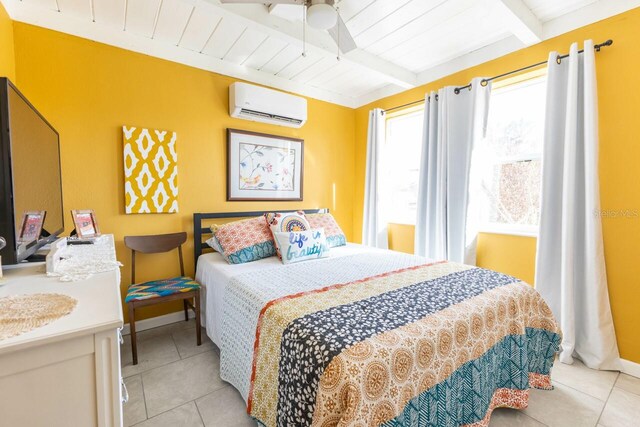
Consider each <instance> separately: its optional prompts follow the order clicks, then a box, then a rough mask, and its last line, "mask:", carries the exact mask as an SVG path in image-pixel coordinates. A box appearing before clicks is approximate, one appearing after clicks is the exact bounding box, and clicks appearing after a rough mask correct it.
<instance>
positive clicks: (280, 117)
mask: <svg viewBox="0 0 640 427" xmlns="http://www.w3.org/2000/svg"><path fill="white" fill-rule="evenodd" d="M229 115H231V117H236V118H238V119H245V120H252V121H254V122H264V123H271V124H274V125H280V126H289V127H294V128H299V127H302V125H304V124H305V122H306V121H307V100H306V99H304V98H301V97H299V96H295V95H289V94H287V93H284V92H279V91H277V90H272V89H267V88H265V87H261V86H255V85H250V84H247V83H240V82H236V83H233V84H232V85H231V86H229Z"/></svg>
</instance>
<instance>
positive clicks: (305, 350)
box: [221, 253, 561, 426]
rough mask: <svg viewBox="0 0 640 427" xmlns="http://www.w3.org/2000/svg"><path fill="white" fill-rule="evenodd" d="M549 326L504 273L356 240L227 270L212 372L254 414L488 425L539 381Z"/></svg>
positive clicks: (548, 317)
mask: <svg viewBox="0 0 640 427" xmlns="http://www.w3.org/2000/svg"><path fill="white" fill-rule="evenodd" d="M560 339H561V337H560V331H559V329H558V326H557V324H556V322H555V320H554V318H553V315H552V314H551V311H550V309H549V308H548V306H547V305H546V303H545V302H544V301H543V300H542V298H541V297H540V295H539V294H538V293H537V292H536V291H535V290H534V289H533V288H531V287H530V286H528V285H527V284H524V283H522V282H519V281H518V280H516V279H514V278H513V277H510V276H506V275H503V274H500V273H496V272H493V271H489V270H484V269H481V268H475V267H470V266H466V265H461V264H455V263H448V262H440V263H426V264H425V260H424V259H422V258H418V257H414V256H409V255H402V254H396V253H374V254H358V255H352V256H347V257H343V258H338V259H325V260H318V261H314V262H309V263H300V264H293V265H288V266H282V267H278V268H274V269H272V270H266V271H261V272H259V273H246V274H243V275H239V276H237V277H236V278H234V279H233V280H232V281H231V283H230V284H229V286H228V287H227V290H226V293H225V313H224V322H223V331H222V343H221V375H222V377H223V379H225V380H227V381H229V382H231V383H232V384H233V385H234V386H235V387H236V388H237V389H238V390H239V391H240V392H241V394H242V395H243V397H244V398H245V400H246V401H247V403H248V408H247V410H248V412H249V414H250V415H251V416H252V417H254V418H255V419H256V420H257V421H258V422H259V423H261V424H262V425H265V426H336V425H340V426H379V425H385V426H460V425H473V426H486V425H488V422H489V417H490V415H491V411H492V410H493V409H494V408H496V407H499V406H507V407H511V408H519V409H521V408H524V407H526V406H527V401H528V390H529V387H530V386H533V387H538V388H550V387H551V383H550V379H549V374H550V369H551V366H552V363H553V359H554V355H555V353H556V351H557V350H558V347H559V344H560Z"/></svg>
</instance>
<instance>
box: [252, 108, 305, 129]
mask: <svg viewBox="0 0 640 427" xmlns="http://www.w3.org/2000/svg"><path fill="white" fill-rule="evenodd" d="M240 115H241V116H252V117H262V118H265V119H269V120H278V121H283V122H289V123H293V124H296V125H299V124H301V123H302V120H300V119H292V118H290V117H282V116H276V115H274V114H267V113H261V112H260V111H254V110H247V109H246V108H243V109H241V110H240Z"/></svg>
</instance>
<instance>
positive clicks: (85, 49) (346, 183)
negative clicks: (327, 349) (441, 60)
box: [0, 6, 640, 362]
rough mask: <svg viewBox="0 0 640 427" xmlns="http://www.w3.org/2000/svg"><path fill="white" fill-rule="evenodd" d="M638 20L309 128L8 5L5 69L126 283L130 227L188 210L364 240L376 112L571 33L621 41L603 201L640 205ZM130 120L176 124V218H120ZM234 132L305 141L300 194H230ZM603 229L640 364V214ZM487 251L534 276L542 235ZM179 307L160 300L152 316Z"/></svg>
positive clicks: (183, 217) (317, 108) (202, 76)
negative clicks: (241, 198) (260, 215)
mask: <svg viewBox="0 0 640 427" xmlns="http://www.w3.org/2000/svg"><path fill="white" fill-rule="evenodd" d="M639 28H640V9H635V10H632V11H629V12H627V13H625V14H622V15H618V16H616V17H613V18H610V19H607V20H604V21H602V22H598V23H596V24H593V25H590V26H587V27H584V28H581V29H578V30H576V31H573V32H571V33H568V34H565V35H562V36H560V37H557V38H555V39H552V40H548V41H545V42H544V43H540V44H538V45H535V46H532V47H529V48H527V49H523V50H521V51H518V52H515V53H512V54H510V55H507V56H505V57H502V58H499V59H496V60H494V61H490V62H487V63H485V64H482V65H480V66H477V67H473V68H470V69H468V70H465V71H462V72H459V73H456V74H454V75H451V76H447V77H445V78H443V79H440V80H438V81H436V82H433V83H431V84H428V85H425V86H423V87H419V88H416V89H412V90H409V91H406V92H404V93H401V94H398V95H395V96H393V97H389V98H385V99H382V100H379V101H376V102H375V103H372V104H370V105H367V106H365V107H362V108H359V109H357V110H355V111H354V110H350V109H348V108H343V107H339V106H335V105H331V104H328V103H324V102H320V101H315V100H309V118H310V119H309V122H308V123H307V125H305V126H304V127H303V128H302V129H301V130H295V129H289V128H282V127H275V126H269V125H262V124H256V123H251V122H246V121H240V120H235V119H231V118H230V117H229V116H228V114H227V88H228V85H229V84H230V83H231V82H232V81H234V79H231V78H229V77H225V76H220V75H217V74H214V73H209V72H206V71H202V70H197V69H193V68H190V67H186V66H183V65H179V64H175V63H171V62H168V61H163V60H159V59H155V58H151V57H148V56H145V55H141V54H136V53H132V52H128V51H125V50H122V49H118V48H114V47H109V46H105V45H102V44H99V43H94V42H91V41H87V40H84V39H80V38H76V37H73V36H69V35H64V34H60V33H57V32H54V31H50V30H45V29H41V28H37V27H33V26H29V25H26V24H21V23H15V24H14V23H12V22H11V21H10V20H9V19H8V17H7V15H6V12H5V11H4V10H3V9H2V7H1V6H0V74H2V75H8V76H9V77H10V78H12V79H13V80H14V81H15V80H16V76H17V77H18V86H19V87H20V89H21V90H22V91H23V92H24V93H25V95H26V96H27V97H28V98H29V99H30V100H31V101H32V102H33V103H34V104H35V105H36V106H37V108H38V109H40V111H42V113H43V114H44V115H45V116H46V117H47V118H48V119H49V120H50V121H51V122H52V123H53V124H54V126H55V127H56V128H57V129H58V131H60V133H61V147H62V162H63V183H64V193H65V209H66V210H69V209H83V208H92V209H95V210H96V212H97V215H98V218H99V220H100V225H101V227H102V229H103V230H104V231H105V232H111V233H114V234H115V235H116V239H117V242H118V248H117V250H118V257H119V259H120V260H121V261H123V262H124V263H125V267H124V269H123V277H124V279H123V290H124V289H125V287H126V285H127V284H128V280H127V278H128V275H129V254H128V253H126V251H125V250H124V248H123V245H122V238H123V236H125V235H128V234H145V233H160V232H169V231H175V230H187V231H190V230H191V228H192V220H191V214H192V213H193V212H198V211H221V210H252V209H277V208H284V207H287V208H289V207H292V208H297V207H307V208H309V207H320V206H327V207H329V208H331V209H332V210H333V212H334V213H335V215H336V217H337V219H338V221H339V222H340V224H341V225H342V227H343V228H344V230H345V232H346V234H347V237H348V238H350V239H351V240H354V241H359V240H360V239H361V228H362V222H361V220H362V203H363V188H364V169H365V153H366V128H367V111H368V110H370V109H371V108H374V107H380V108H389V107H393V106H396V105H399V104H403V103H406V102H410V101H414V100H417V99H420V98H422V97H423V96H424V93H425V92H426V91H428V90H431V89H437V88H440V87H442V86H445V85H460V84H466V83H467V82H469V81H470V80H471V78H472V77H476V76H482V75H484V76H491V75H495V74H499V73H501V72H504V71H505V70H510V69H514V68H518V67H521V66H524V65H528V64H530V63H531V62H536V61H539V60H541V59H544V58H546V57H547V54H548V52H549V51H551V50H559V51H561V52H566V51H567V50H568V47H569V45H570V43H571V42H573V41H582V40H584V39H587V38H592V39H594V40H595V41H596V42H599V41H603V40H605V39H608V38H612V39H614V42H615V44H614V46H613V47H611V48H607V49H604V50H603V51H602V52H600V53H599V54H598V55H597V62H598V65H597V66H598V84H599V102H600V137H601V156H600V159H601V162H600V183H601V195H602V208H603V209H604V210H609V211H621V210H627V211H631V212H638V211H640V185H638V183H639V182H640V169H639V168H638V167H637V165H636V162H637V160H638V159H639V158H640V145H638V144H637V141H636V140H637V137H636V135H638V134H639V131H640V129H639V127H640V121H639V120H638V116H640V79H638V78H637V75H638V69H640V43H637V40H638V38H639V37H640V31H639ZM14 44H15V48H14ZM14 51H15V55H14ZM14 58H15V59H14ZM328 123H330V125H328ZM123 124H129V125H138V126H145V127H152V128H163V129H170V130H175V131H177V132H178V135H179V140H178V150H179V156H180V160H179V161H180V163H179V164H180V213H179V214H177V215H132V216H127V215H124V194H123V189H122V187H123V172H122V137H121V130H120V128H121V126H122V125H123ZM227 127H237V128H242V129H249V130H254V131H258V132H267V133H274V134H280V135H284V136H294V137H300V138H304V139H305V141H306V142H305V201H304V202H301V203H280V204H278V203H228V202H226V201H225V180H226V177H225V129H226V128H227ZM354 137H355V139H354ZM354 167H355V172H354ZM334 188H335V194H334ZM334 200H335V202H334ZM603 229H604V239H605V255H606V260H607V265H608V278H609V290H610V295H611V301H612V307H613V314H614V321H615V324H616V329H617V337H618V344H619V346H620V350H621V353H622V356H623V357H624V358H626V359H629V360H633V361H635V362H640V340H638V334H637V332H636V331H638V330H640V310H638V301H640V286H639V285H640V283H639V282H640V280H639V279H638V277H640V263H638V262H637V255H636V251H635V245H636V244H637V241H638V238H639V237H640V218H638V217H637V216H633V215H632V216H631V217H622V216H615V217H614V216H609V217H605V218H604V219H603ZM67 231H68V230H67ZM390 231H391V234H390V243H391V245H392V247H393V248H396V249H398V250H402V251H406V252H412V251H413V229H412V227H411V226H404V225H392V226H391V227H390ZM186 249H187V266H188V270H189V271H188V272H189V273H192V270H193V267H192V265H193V264H192V261H193V260H192V259H191V252H190V249H191V245H189V247H187V248H186ZM478 252H479V253H478V262H479V264H480V265H482V266H485V267H489V268H493V269H496V270H499V271H504V272H506V273H509V274H512V275H515V276H517V277H519V278H522V279H523V280H527V281H532V279H533V269H534V257H535V239H532V238H521V237H514V236H504V235H493V234H483V235H481V236H480V239H479V242H478ZM141 261H142V262H141V264H142V266H143V267H144V268H143V269H142V270H141V272H140V273H141V277H143V278H151V277H152V276H155V275H156V274H157V275H164V274H170V272H169V271H168V269H169V268H170V267H172V265H171V264H172V263H173V259H167V261H168V262H164V261H165V260H163V259H162V257H161V258H160V263H154V266H153V269H152V267H151V264H150V263H148V262H145V261H144V260H141ZM152 273H154V274H152ZM176 309H178V307H177V306H173V307H170V308H169V309H163V310H155V311H153V309H151V311H148V312H147V313H146V314H145V315H144V316H143V317H146V316H149V315H156V314H161V313H165V312H167V311H173V310H176Z"/></svg>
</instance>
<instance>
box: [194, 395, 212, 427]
mask: <svg viewBox="0 0 640 427" xmlns="http://www.w3.org/2000/svg"><path fill="white" fill-rule="evenodd" d="M211 393H213V392H211ZM205 396H207V395H206V394H205ZM198 399H200V397H198ZM193 404H194V405H196V411H197V412H198V416H199V417H200V421H202V425H203V426H205V427H206V424H205V423H204V418H202V414H201V413H200V408H199V407H198V402H196V399H193Z"/></svg>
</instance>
